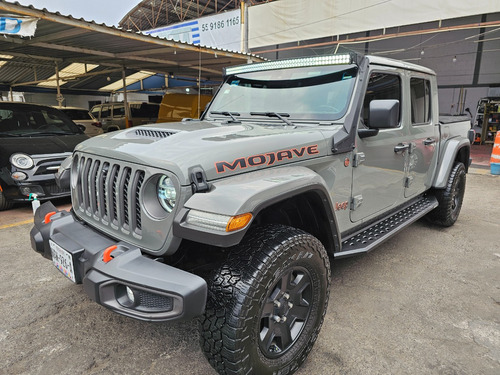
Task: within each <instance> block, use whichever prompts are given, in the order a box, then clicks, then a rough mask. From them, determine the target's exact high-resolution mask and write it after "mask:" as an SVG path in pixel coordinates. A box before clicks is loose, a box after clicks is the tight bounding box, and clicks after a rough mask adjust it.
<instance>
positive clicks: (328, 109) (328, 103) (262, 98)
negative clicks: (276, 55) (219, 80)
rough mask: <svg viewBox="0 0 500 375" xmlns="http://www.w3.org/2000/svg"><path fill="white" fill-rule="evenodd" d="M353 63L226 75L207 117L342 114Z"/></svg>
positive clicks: (351, 83) (314, 118)
mask: <svg viewBox="0 0 500 375" xmlns="http://www.w3.org/2000/svg"><path fill="white" fill-rule="evenodd" d="M356 74H357V67H356V66H354V65H349V66H347V67H346V65H342V66H338V65H337V66H319V67H306V68H293V69H283V70H272V71H263V72H253V73H245V74H240V75H233V76H229V77H228V78H227V79H226V81H225V82H224V84H223V85H222V87H221V88H220V90H219V92H218V94H217V95H216V97H215V98H214V100H213V103H212V105H211V106H210V108H209V109H208V112H207V117H208V118H220V117H221V114H222V113H223V112H224V113H227V112H229V113H231V114H232V115H236V116H239V117H238V120H241V119H242V118H250V117H251V118H253V119H255V118H256V117H257V118H258V117H259V115H262V116H265V115H268V116H265V117H269V113H274V114H276V113H278V114H281V115H282V116H283V117H284V116H286V117H287V118H288V119H291V120H294V119H299V120H306V121H307V120H310V121H318V120H321V121H333V120H338V119H340V118H341V117H343V116H344V114H345V113H346V111H347V107H348V105H349V100H350V97H351V93H352V90H353V87H354V82H355V79H354V78H355V77H356Z"/></svg>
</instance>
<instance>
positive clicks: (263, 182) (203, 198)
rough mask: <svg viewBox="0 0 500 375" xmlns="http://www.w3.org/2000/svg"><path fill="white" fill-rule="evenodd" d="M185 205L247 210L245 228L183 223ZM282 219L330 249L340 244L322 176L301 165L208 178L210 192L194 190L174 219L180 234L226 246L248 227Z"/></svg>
mask: <svg viewBox="0 0 500 375" xmlns="http://www.w3.org/2000/svg"><path fill="white" fill-rule="evenodd" d="M190 210H198V211H204V212H209V213H215V214H221V215H227V216H236V215H240V214H244V213H248V212H250V213H252V215H253V218H252V221H251V222H250V225H248V226H247V227H246V228H244V229H241V230H239V231H235V232H229V233H226V232H218V233H217V232H214V231H210V230H207V229H206V228H200V227H197V228H195V227H193V226H190V225H188V224H186V220H185V219H186V216H187V215H188V213H189V211H190ZM261 224H283V225H288V226H291V227H295V228H297V229H302V230H304V231H306V232H308V233H310V234H312V235H313V236H315V237H317V238H318V239H319V240H320V241H321V242H322V243H323V245H324V246H325V248H326V249H327V251H328V252H329V253H333V252H334V251H336V250H338V249H339V248H340V238H339V230H338V226H337V220H336V217H335V211H334V209H333V204H332V202H331V199H330V195H329V193H328V190H327V188H326V183H325V181H324V180H323V178H322V177H321V176H319V175H318V174H317V173H315V172H314V171H312V170H310V169H308V168H306V167H283V168H277V169H273V170H272V171H271V170H263V171H256V172H251V173H247V174H242V175H239V176H234V177H230V178H228V179H224V180H221V181H218V182H214V183H212V188H211V190H210V192H207V193H197V194H194V195H193V196H192V197H191V198H190V199H189V200H188V201H187V202H186V203H185V205H184V208H183V209H182V210H180V213H179V214H178V215H177V216H176V219H175V220H174V235H175V236H177V237H180V238H185V239H188V240H192V241H196V242H200V243H205V244H208V245H215V246H220V247H229V246H234V245H237V244H238V243H239V242H240V241H241V240H242V239H243V237H244V235H245V233H246V232H247V231H248V229H249V228H250V227H251V226H254V225H261Z"/></svg>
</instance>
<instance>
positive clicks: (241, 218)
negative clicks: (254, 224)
mask: <svg viewBox="0 0 500 375" xmlns="http://www.w3.org/2000/svg"><path fill="white" fill-rule="evenodd" d="M250 220H252V214H251V213H249V212H247V213H246V214H241V215H238V216H233V217H231V219H230V220H229V222H228V223H227V226H226V232H234V231H235V230H238V229H242V228H245V227H246V226H247V224H248V223H249V222H250Z"/></svg>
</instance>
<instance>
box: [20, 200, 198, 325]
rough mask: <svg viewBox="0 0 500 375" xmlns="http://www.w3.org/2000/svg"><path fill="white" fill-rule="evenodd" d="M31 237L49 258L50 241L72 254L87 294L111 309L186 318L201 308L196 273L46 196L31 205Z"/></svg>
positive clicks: (142, 316)
mask: <svg viewBox="0 0 500 375" xmlns="http://www.w3.org/2000/svg"><path fill="white" fill-rule="evenodd" d="M53 212H55V214H53V215H52V216H50V218H49V219H46V217H47V216H48V215H47V214H49V213H53ZM30 237H31V246H32V248H33V249H34V250H35V251H36V252H38V253H40V254H42V255H43V256H44V257H46V258H48V259H52V250H51V243H52V246H53V247H54V246H56V247H60V248H62V249H64V250H65V251H67V252H68V253H69V254H71V258H72V261H73V269H74V278H75V282H76V283H83V287H84V289H85V292H86V293H87V294H88V295H89V296H90V298H91V299H92V300H94V301H95V302H97V303H98V304H100V305H103V306H104V307H107V308H109V309H111V310H113V311H114V312H116V313H119V314H122V315H126V316H129V317H132V318H135V319H139V320H146V321H172V320H185V319H191V318H193V317H195V316H198V315H201V314H202V313H203V311H204V309H205V301H206V297H207V284H206V282H205V280H203V279H202V278H201V277H199V276H196V275H194V274H191V273H189V272H186V271H183V270H180V269H178V268H175V267H172V266H169V265H167V264H164V263H161V262H159V261H157V260H154V259H152V258H150V257H147V256H145V255H143V254H142V253H141V251H140V249H139V248H137V247H136V246H134V245H130V244H128V243H125V242H116V241H114V240H113V239H111V238H109V237H107V236H105V235H103V234H101V233H99V232H97V231H96V230H94V229H92V228H91V227H89V226H87V225H85V224H84V223H82V222H80V221H78V220H77V219H76V218H75V217H74V216H73V214H72V213H69V212H67V211H58V210H57V209H56V208H55V207H54V205H53V204H52V203H51V202H47V203H44V204H43V205H41V206H40V207H39V208H38V209H37V210H36V212H35V217H34V226H33V228H32V229H31V233H30ZM54 244H55V245H54ZM114 246H116V249H114V250H112V252H111V253H110V254H111V257H112V258H111V260H109V261H107V262H105V261H104V259H103V256H104V252H105V250H106V249H108V248H110V247H114ZM108 253H109V250H108ZM104 258H105V259H106V257H104ZM106 260H107V259H106ZM131 297H132V298H131Z"/></svg>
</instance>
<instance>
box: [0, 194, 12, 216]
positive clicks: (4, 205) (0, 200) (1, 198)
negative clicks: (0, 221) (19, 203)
mask: <svg viewBox="0 0 500 375" xmlns="http://www.w3.org/2000/svg"><path fill="white" fill-rule="evenodd" d="M13 205H14V203H13V202H10V201H8V200H7V199H6V198H5V195H3V192H2V191H0V211H5V210H9V209H11V208H12V206H13Z"/></svg>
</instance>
